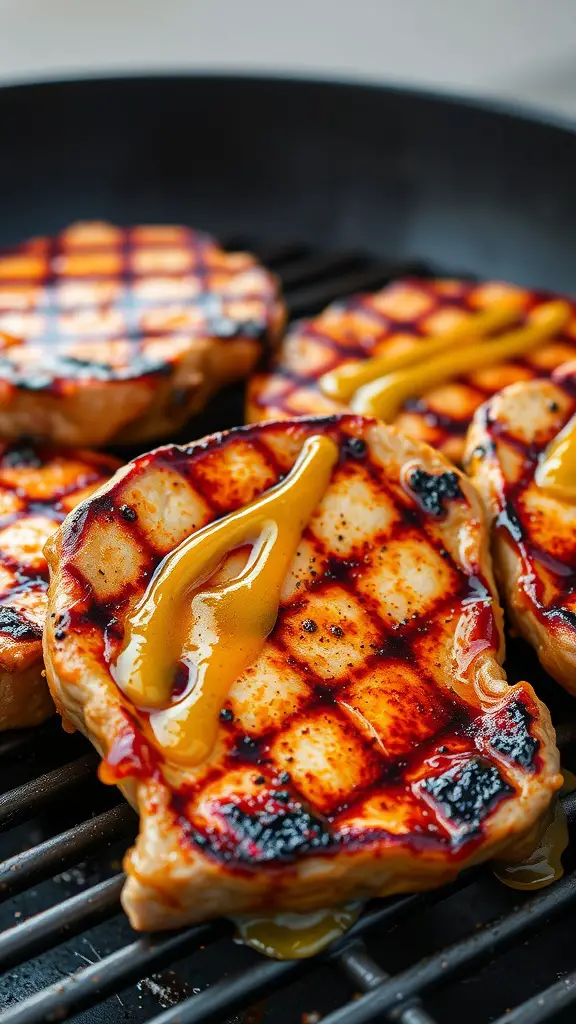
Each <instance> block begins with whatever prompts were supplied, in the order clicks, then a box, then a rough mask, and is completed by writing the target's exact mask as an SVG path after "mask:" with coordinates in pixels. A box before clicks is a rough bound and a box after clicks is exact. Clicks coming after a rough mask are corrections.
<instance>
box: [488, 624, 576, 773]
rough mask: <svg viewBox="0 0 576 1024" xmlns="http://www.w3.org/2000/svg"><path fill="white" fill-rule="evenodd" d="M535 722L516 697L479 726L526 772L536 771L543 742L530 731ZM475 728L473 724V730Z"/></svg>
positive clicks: (496, 745) (499, 750)
mask: <svg viewBox="0 0 576 1024" xmlns="http://www.w3.org/2000/svg"><path fill="white" fill-rule="evenodd" d="M575 621H576V618H575ZM532 721H533V716H532V715H531V714H530V712H529V711H528V709H527V707H526V706H525V705H524V704H522V703H521V702H520V701H518V700H515V701H512V703H510V704H508V705H507V706H506V707H505V708H503V710H502V711H500V712H498V713H497V714H495V715H491V716H489V718H487V719H486V721H484V722H483V723H482V725H481V727H480V735H481V736H482V737H483V738H484V739H485V740H486V742H487V743H488V744H489V745H490V746H491V747H492V749H493V750H496V751H497V752H498V753H499V754H503V756H504V757H505V758H507V760H509V761H512V762H513V763H514V764H518V765H520V767H522V768H524V769H525V770H526V771H534V769H535V766H536V755H537V753H538V751H539V749H540V742H539V740H537V739H536V737H535V736H532V734H531V732H530V725H531V724H532ZM474 728H475V727H474V725H473V726H472V727H471V731H473V730H474Z"/></svg>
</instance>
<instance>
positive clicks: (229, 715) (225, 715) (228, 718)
mask: <svg viewBox="0 0 576 1024" xmlns="http://www.w3.org/2000/svg"><path fill="white" fill-rule="evenodd" d="M220 721H221V722H233V721H234V712H233V711H231V710H230V708H222V711H221V712H220Z"/></svg>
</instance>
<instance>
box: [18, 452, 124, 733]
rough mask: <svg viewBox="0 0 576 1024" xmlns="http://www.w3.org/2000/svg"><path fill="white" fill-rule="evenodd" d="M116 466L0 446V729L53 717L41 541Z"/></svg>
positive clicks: (99, 458)
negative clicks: (45, 673)
mask: <svg viewBox="0 0 576 1024" xmlns="http://www.w3.org/2000/svg"><path fill="white" fill-rule="evenodd" d="M117 466H118V463H117V462H116V460H115V459H112V458H110V457H108V456H106V455H97V454H96V453H95V452H88V451H78V450H70V449H69V450H67V451H57V450H55V449H50V448H46V447H41V446H32V445H28V444H20V445H16V444H14V445H7V444H1V445H0V729H15V728H22V727H24V726H27V725H37V724H38V723H39V722H40V721H42V720H43V719H44V718H46V717H47V716H48V715H50V714H53V712H54V705H53V703H52V701H51V699H50V696H49V694H48V690H47V687H46V683H45V681H44V679H43V678H42V675H41V673H42V669H43V663H42V632H43V629H44V622H45V618H46V606H47V589H48V566H47V564H46V559H45V558H44V554H43V549H44V544H45V542H46V540H47V539H48V537H50V536H51V534H52V533H54V530H56V529H57V528H58V527H59V526H60V524H61V522H62V520H63V519H64V518H65V516H66V515H67V514H68V512H70V510H71V509H73V508H74V507H75V506H76V505H77V504H78V502H79V501H82V500H83V499H84V498H86V497H87V496H88V495H89V494H91V492H92V491H93V490H95V488H96V487H99V486H100V485H101V484H102V483H103V482H104V481H105V480H107V479H108V477H109V476H110V475H111V474H112V473H113V472H114V471H115V469H116V468H117Z"/></svg>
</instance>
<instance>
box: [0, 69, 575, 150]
mask: <svg viewBox="0 0 576 1024" xmlns="http://www.w3.org/2000/svg"><path fill="white" fill-rule="evenodd" d="M190 82H198V83H204V84H214V85H229V86H230V87H231V88H233V87H234V86H236V85H252V86H259V85H270V84H273V85H284V86H287V87H288V88H290V89H294V90H295V91H296V90H298V89H306V88H317V89H319V90H327V91H332V90H334V89H335V88H338V89H342V90H345V91H346V92H348V93H350V94H352V93H356V94H360V93H362V92H364V93H366V94H368V93H370V94H381V95H385V96H389V97H390V98H391V99H398V100H400V101H408V102H410V101H414V102H420V103H428V104H429V105H430V106H436V107H441V106H444V107H447V108H453V109H456V110H460V111H464V112H465V111H469V112H470V113H479V114H485V115H488V116H495V117H497V118H499V119H502V120H511V121H515V122H523V123H524V124H526V125H527V126H530V125H533V126H534V127H544V128H549V129H553V130H555V131H557V132H559V133H563V134H565V135H567V136H571V137H574V136H576V117H575V118H574V119H572V118H570V117H569V116H567V115H566V116H564V115H563V114H556V113H554V111H552V110H548V109H546V108H539V107H538V106H531V105H530V104H524V103H522V102H521V101H516V100H511V99H500V98H498V97H493V96H488V95H481V94H480V95H474V94H468V93H460V92H457V91H452V90H450V89H449V88H447V89H446V90H444V89H441V88H438V89H437V88H425V87H420V86H410V85H405V84H403V83H397V82H387V81H382V82H380V81H375V80H374V79H373V78H368V77H366V78H365V77H362V76H353V75H350V76H340V75H337V74H331V73H326V74H321V73H320V72H319V73H318V74H317V75H308V74H304V73H303V74H299V73H298V71H297V70H290V71H286V72H284V71H274V72H268V71H266V70H262V71H260V70H259V69H258V70H255V71H253V72H246V73H245V72H244V71H242V70H236V69H234V68H231V69H229V70H228V69H227V70H226V71H221V70H219V69H217V68H216V69H214V70H211V69H210V70H205V69H203V68H198V69H194V70H189V69H183V70H172V69H171V70H170V71H165V70H163V69H161V68H160V69H155V68H152V69H146V70H143V71H136V72H134V71H132V70H126V71H123V70H121V69H111V71H110V74H102V73H101V72H94V73H92V72H86V73H84V72H83V73H82V74H76V73H74V72H71V74H70V75H63V76H54V77H52V76H50V75H48V76H46V77H42V78H38V79H28V78H23V79H22V80H20V79H9V80H7V81H5V82H2V83H0V103H1V102H2V100H3V99H4V98H9V97H10V96H11V95H14V96H17V95H22V94H25V93H35V92H38V91H47V90H52V89H54V90H56V89H61V88H68V87H75V86H83V87H85V86H94V87H96V88H99V87H102V88H104V87H109V86H111V85H117V86H119V87H122V86H124V85H127V84H130V85H136V86H142V87H150V86H153V85H154V84H157V83H158V84H162V83H163V84H173V85H177V84H178V83H190Z"/></svg>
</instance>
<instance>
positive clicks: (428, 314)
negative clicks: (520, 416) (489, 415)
mask: <svg viewBox="0 0 576 1024" xmlns="http://www.w3.org/2000/svg"><path fill="white" fill-rule="evenodd" d="M550 298H551V296H550V295H547V294H544V293H540V292H531V291H528V290H526V289H522V288H517V287H515V286H513V285H508V284H502V283H500V282H496V281H488V282H485V283H483V284H475V283H472V282H470V281H459V280H424V279H416V278H410V279H405V280H399V281H394V282H393V283H392V284H390V285H388V286H387V287H385V288H383V289H382V290H381V291H379V292H376V293H373V294H364V295H356V296H353V297H351V298H349V299H345V300H343V301H340V302H336V303H334V304H332V305H331V306H328V308H327V309H326V310H324V312H323V313H321V314H320V315H319V316H317V317H315V318H314V319H312V320H306V321H303V322H301V323H298V324H295V325H294V326H293V327H292V328H291V330H290V331H289V332H288V334H287V336H286V338H285V340H284V342H283V343H282V345H281V346H280V349H279V351H278V353H277V355H275V356H273V357H272V359H271V361H270V363H269V366H268V368H267V370H266V371H264V372H260V373H258V374H256V375H255V376H254V377H253V378H252V379H251V381H250V383H249V386H248V408H247V418H248V420H249V421H250V422H257V421H259V420H265V419H281V418H284V417H287V418H289V417H291V416H304V415H306V416H308V415H325V414H327V413H331V412H342V411H344V409H345V408H346V407H345V406H344V405H343V403H341V402H338V401H336V400H334V399H333V398H331V397H327V396H326V394H324V393H323V391H322V389H321V387H320V380H321V377H322V376H323V374H326V373H329V372H331V371H333V370H335V369H337V368H338V367H340V366H343V365H345V364H347V363H350V362H355V361H362V360H365V359H369V358H372V357H374V356H392V357H395V356H397V355H401V354H403V353H405V352H409V351H411V350H417V349H418V348H419V347H420V346H421V347H422V349H423V350H425V346H426V341H427V339H429V338H430V337H431V336H434V335H437V334H439V333H441V332H444V331H449V330H451V329H452V328H453V327H455V326H456V325H457V324H458V323H459V322H460V321H461V320H463V319H464V318H465V317H466V316H470V315H471V314H474V313H478V312H480V311H482V310H488V309H490V308H491V307H492V306H494V305H495V304H496V303H501V302H502V301H503V300H504V301H506V300H511V301H513V302H517V303H518V305H519V307H520V310H521V311H522V312H521V315H520V317H519V324H520V325H522V323H523V322H525V317H526V315H528V314H531V313H533V312H534V311H535V310H536V309H537V308H538V307H539V306H540V305H542V304H543V303H545V302H547V301H548V300H549V299H550ZM567 301H568V302H569V300H567ZM569 304H570V305H571V306H572V308H573V310H574V319H573V321H572V322H571V323H570V324H568V325H567V326H566V327H565V329H564V331H563V332H562V333H558V334H557V335H556V336H555V337H554V338H552V339H549V340H548V341H546V342H543V343H542V344H539V345H537V346H535V347H534V348H533V349H532V350H531V351H529V352H528V353H526V354H525V355H524V356H523V357H521V358H516V359H514V360H512V361H510V360H508V361H506V362H500V363H498V364H496V365H494V366H490V367H485V368H483V369H479V370H476V371H475V372H473V373H470V374H468V375H465V376H462V377H455V378H454V379H452V380H449V381H447V382H446V383H442V384H439V385H437V386H435V387H433V388H429V389H428V390H427V391H424V392H423V393H422V394H420V395H418V396H417V397H414V398H411V399H408V400H407V401H406V402H405V403H404V405H403V407H402V409H401V411H400V412H399V414H398V416H397V417H396V418H395V420H394V422H395V425H396V426H398V427H400V429H402V430H404V431H405V432H406V433H407V434H409V435H410V436H411V437H414V438H416V439H419V440H422V441H426V442H427V443H428V444H431V445H433V447H435V448H438V449H440V450H441V451H443V452H444V453H445V454H446V455H447V456H448V457H449V458H451V459H452V460H453V461H455V462H456V463H459V462H460V461H461V459H462V453H463V449H464V443H465V435H466V430H467V429H468V426H469V424H470V421H471V419H472V417H473V415H474V412H475V410H476V409H477V408H478V406H479V405H481V404H482V403H483V402H485V401H486V399H487V398H488V397H489V396H490V395H492V394H494V393H495V392H497V391H499V390H500V389H501V388H503V387H506V386H507V385H508V384H512V383H514V382H516V381H523V380H531V379H533V378H535V377H541V376H548V375H549V374H550V372H551V371H552V370H553V369H554V368H555V367H557V366H558V365H559V364H560V363H562V362H565V361H566V360H568V359H574V358H575V357H576V306H574V304H573V303H569ZM465 344H466V342H465V343H464V346H465ZM462 345H463V342H462V341H460V342H459V343H458V347H459V348H460V349H461V348H462ZM422 376H423V378H424V380H425V371H424V369H423V371H422Z"/></svg>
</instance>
